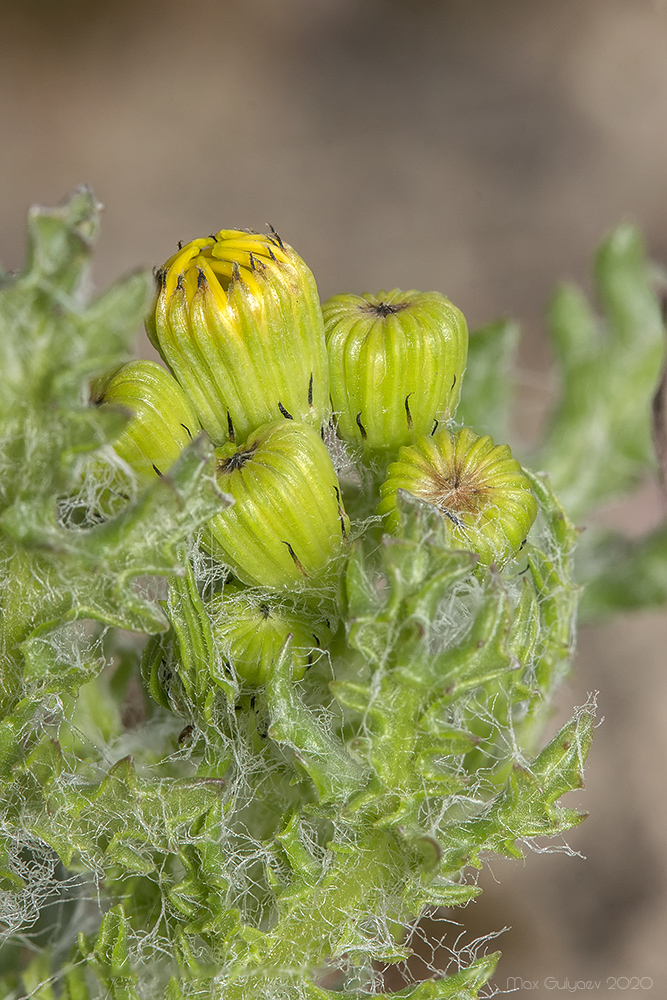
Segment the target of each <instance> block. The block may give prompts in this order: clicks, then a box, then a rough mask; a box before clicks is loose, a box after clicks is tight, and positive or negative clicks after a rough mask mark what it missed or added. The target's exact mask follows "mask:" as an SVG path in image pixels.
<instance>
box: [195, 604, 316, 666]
mask: <svg viewBox="0 0 667 1000" xmlns="http://www.w3.org/2000/svg"><path fill="white" fill-rule="evenodd" d="M207 608H208V611H209V613H210V615H211V620H212V622H213V630H214V632H215V635H216V636H217V637H218V638H219V639H220V640H221V641H222V643H223V645H224V646H226V648H227V651H228V655H229V659H230V660H231V661H232V663H233V665H234V669H235V670H236V673H237V674H238V676H239V677H242V678H243V680H245V681H247V682H248V683H249V684H263V683H264V681H265V680H266V677H267V674H268V672H269V670H270V668H271V665H272V663H274V662H275V661H276V660H277V659H278V656H279V655H280V651H281V650H282V648H283V646H284V645H285V641H286V639H287V637H288V636H289V635H291V636H292V655H293V660H292V677H293V678H294V679H295V680H300V678H301V677H303V675H304V674H305V672H306V670H307V669H308V667H310V666H311V665H312V664H313V663H314V662H316V660H317V659H319V657H320V655H321V650H322V649H323V648H326V647H327V646H328V644H329V641H330V639H331V637H332V633H331V629H330V627H329V625H328V623H326V622H325V621H323V620H322V619H321V618H319V617H315V616H314V615H313V614H312V612H307V611H306V612H303V613H302V612H301V611H300V610H299V612H298V613H297V611H296V610H295V609H291V608H286V607H285V606H284V605H283V604H278V603H276V602H275V601H271V600H267V599H265V598H259V597H257V595H256V594H253V593H252V592H251V591H247V590H241V589H240V588H238V587H232V586H229V585H227V586H226V587H225V589H224V592H223V593H222V594H221V595H219V596H217V597H215V598H213V600H212V601H210V602H209V603H208V604H207Z"/></svg>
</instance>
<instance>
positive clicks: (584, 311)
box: [537, 225, 663, 517]
mask: <svg viewBox="0 0 667 1000" xmlns="http://www.w3.org/2000/svg"><path fill="white" fill-rule="evenodd" d="M651 279H652V274H651V270H650V267H649V265H648V262H647V260H646V253H645V250H644V245H643V241H642V238H641V236H640V234H639V233H638V232H637V230H636V229H635V228H634V227H632V226H629V225H624V226H619V227H618V229H616V230H615V231H614V232H613V233H612V234H611V236H610V237H609V238H608V239H607V240H605V242H604V243H603V244H602V246H601V247H600V250H599V251H598V254H597V258H596V261H595V287H596V292H597V295H598V297H599V300H600V304H601V306H602V308H603V310H604V316H605V318H604V321H603V322H600V321H599V320H598V319H597V318H596V317H595V315H594V313H593V312H592V310H591V308H590V307H589V305H588V303H587V301H586V299H585V297H584V296H583V294H582V292H581V291H580V290H579V289H578V288H576V287H574V286H571V285H565V286H563V287H562V288H560V289H559V290H558V291H557V292H556V294H555V296H554V299H553V301H552V303H551V310H550V315H549V326H550V332H551V342H552V344H553V346H554V350H555V352H556V358H557V362H558V366H559V369H560V373H561V379H562V383H561V385H562V387H561V394H560V400H559V403H558V405H557V407H556V409H555V411H554V413H553V416H552V420H551V424H550V427H549V430H548V433H547V436H546V440H545V441H544V444H543V446H542V448H541V450H540V453H539V458H538V459H537V463H538V465H539V467H540V468H545V469H548V470H549V474H550V476H551V479H552V482H553V484H554V488H555V489H556V490H557V492H558V493H559V495H560V496H561V497H562V499H563V502H564V504H565V505H566V507H567V508H568V510H569V511H570V512H571V514H572V516H574V517H581V516H583V515H584V514H586V513H587V512H588V511H589V510H590V509H591V508H592V507H593V506H595V505H597V504H600V503H601V502H603V501H606V500H608V499H610V498H613V497H616V496H619V495H620V494H623V493H626V492H627V491H628V490H629V489H630V488H632V487H633V486H636V485H637V484H638V483H639V482H640V481H641V478H642V477H643V476H644V475H645V472H646V467H647V465H650V466H652V465H653V463H654V459H653V449H652V445H651V419H650V418H651V414H650V408H649V406H648V405H647V403H648V401H650V399H651V397H652V395H653V393H654V391H655V389H656V386H657V383H658V377H659V373H660V367H661V362H662V356H663V327H662V320H661V314H660V306H659V303H658V300H657V297H656V295H655V292H654V289H653V288H652V280H651Z"/></svg>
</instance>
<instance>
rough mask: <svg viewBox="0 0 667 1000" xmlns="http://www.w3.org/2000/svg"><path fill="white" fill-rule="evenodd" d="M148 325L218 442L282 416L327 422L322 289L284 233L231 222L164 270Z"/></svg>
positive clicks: (183, 250)
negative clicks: (235, 226)
mask: <svg viewBox="0 0 667 1000" xmlns="http://www.w3.org/2000/svg"><path fill="white" fill-rule="evenodd" d="M159 280H160V291H159V293H158V298H157V303H156V308H155V315H154V317H149V320H148V321H147V324H146V327H147V330H148V335H149V337H150V338H151V340H152V341H153V344H154V345H155V347H156V348H157V349H158V350H159V352H160V354H161V355H162V357H163V358H164V360H165V361H166V363H167V364H168V365H169V367H170V369H171V370H172V372H173V373H174V375H175V376H176V378H177V379H178V380H179V382H180V383H181V385H182V386H183V388H184V389H185V390H186V392H187V393H188V395H189V396H190V399H191V400H192V402H193V404H194V406H195V409H196V411H197V414H198V416H199V419H200V421H201V424H202V426H203V427H204V428H205V430H206V431H207V432H208V434H209V436H210V437H211V439H212V440H213V442H214V443H215V444H217V445H220V444H223V443H224V442H226V441H228V440H231V441H237V442H238V441H244V440H245V439H246V437H247V436H248V434H250V433H252V431H254V430H256V428H257V427H259V426H261V425H262V424H265V423H268V422H270V421H273V420H280V419H283V418H285V419H293V420H302V421H306V422H307V423H312V424H313V426H315V427H318V428H319V427H320V426H321V425H322V424H323V423H324V422H325V421H326V419H328V415H329V373H328V365H327V355H326V344H325V340H324V327H323V323H322V313H321V309H320V301H319V297H318V294H317V286H316V284H315V279H314V277H313V275H312V273H311V271H310V270H309V269H308V267H306V265H305V264H304V262H303V261H302V260H301V258H300V257H299V256H298V254H297V253H295V251H294V250H293V249H292V248H291V247H289V246H287V244H285V243H283V242H282V240H281V239H280V237H279V236H278V235H277V234H276V233H272V234H271V235H270V236H260V235H259V234H257V233H247V232H238V231H236V230H233V229H223V230H221V231H220V232H219V233H218V234H217V235H216V236H211V237H209V238H208V239H200V240H193V241H192V242H191V243H187V244H186V245H185V246H184V247H182V248H181V249H180V250H179V251H178V253H176V254H174V256H173V257H171V258H170V259H169V260H168V261H167V263H166V264H165V265H164V267H163V268H162V270H161V271H160V272H159Z"/></svg>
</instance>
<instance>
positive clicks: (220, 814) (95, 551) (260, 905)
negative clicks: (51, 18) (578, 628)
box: [0, 190, 667, 1000]
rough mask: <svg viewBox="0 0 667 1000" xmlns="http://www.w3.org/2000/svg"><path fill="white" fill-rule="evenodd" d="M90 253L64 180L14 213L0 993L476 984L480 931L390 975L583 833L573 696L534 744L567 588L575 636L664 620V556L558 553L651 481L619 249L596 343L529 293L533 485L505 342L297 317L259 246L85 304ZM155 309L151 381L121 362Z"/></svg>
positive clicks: (222, 242) (567, 641)
mask: <svg viewBox="0 0 667 1000" xmlns="http://www.w3.org/2000/svg"><path fill="white" fill-rule="evenodd" d="M97 227H98V206H97V205H96V203H95V200H94V198H93V197H92V196H91V194H90V193H89V192H87V191H85V190H82V191H79V192H77V193H76V194H75V195H74V196H73V197H72V199H71V200H70V201H69V202H68V203H67V204H65V205H64V206H63V207H61V208H58V209H55V210H45V209H34V210H33V211H32V212H31V214H30V217H29V252H28V260H27V264H26V266H25V269H24V270H23V271H22V272H21V273H19V274H16V275H8V274H6V275H2V278H1V282H0V428H1V430H0V442H1V450H0V453H1V458H0V462H1V465H0V571H1V573H2V583H1V587H0V603H1V614H2V618H1V624H0V628H1V633H0V642H1V647H0V653H1V657H2V658H1V664H2V674H1V677H0V701H1V711H2V721H1V722H0V781H2V811H1V817H2V818H1V823H0V918H1V920H2V932H3V937H4V942H5V943H4V945H3V948H2V951H1V953H0V985H1V986H2V991H1V992H2V996H3V997H6V998H12V1000H18V998H23V997H28V996H29V997H34V998H38V1000H57V998H60V1000H94V998H102V997H108V998H113V1000H140V998H141V1000H149V998H150V1000H153V998H155V1000H157V998H165V1000H185V998H188V1000H189V998H211V1000H214V998H215V1000H241V998H262V1000H263V998H266V1000H360V998H362V997H364V996H366V995H369V994H373V995H381V996H389V995H397V996H400V997H403V998H411V1000H426V998H440V1000H444V998H452V1000H454V998H456V1000H458V998H473V997H477V996H479V995H480V990H481V991H482V992H481V995H487V994H488V991H489V989H492V987H490V985H485V984H488V983H489V980H490V977H491V975H492V973H493V970H494V967H495V965H496V961H497V958H498V954H497V953H482V952H483V949H482V948H481V947H479V944H480V943H479V942H477V945H478V947H477V948H476V947H475V944H474V943H473V945H470V946H468V947H467V948H461V947H459V950H458V951H457V950H456V948H454V947H453V945H452V946H451V954H452V956H453V958H452V966H453V967H450V968H449V969H442V968H437V967H436V966H435V965H434V966H433V969H432V978H430V979H428V980H427V981H425V982H421V983H415V982H412V983H411V984H410V979H409V976H406V977H404V979H403V982H404V988H403V989H401V991H400V992H399V993H398V994H391V990H390V986H389V984H390V983H391V982H393V983H394V984H396V983H400V976H399V977H398V978H397V971H400V970H401V969H403V970H405V969H406V961H407V959H408V958H409V956H410V954H411V952H412V951H413V950H414V948H415V947H416V944H417V943H418V940H419V937H420V931H419V920H420V917H421V916H423V915H424V914H425V913H429V914H431V915H432V914H433V913H434V911H435V909H437V908H439V907H445V908H455V907H459V906H462V905H464V904H466V903H468V902H469V901H471V900H472V899H473V898H474V897H475V896H476V895H477V893H478V892H479V891H480V890H479V888H478V886H477V884H476V880H475V872H476V871H477V870H478V869H479V868H480V867H481V865H482V859H483V857H484V856H485V855H488V854H494V853H495V854H501V855H509V856H512V857H520V856H521V853H522V845H525V844H531V843H532V842H533V841H534V839H535V838H544V837H560V835H561V834H562V833H563V832H564V831H566V830H567V829H568V828H569V827H571V826H573V825H574V824H576V823H579V822H580V820H581V819H582V818H583V816H582V814H581V813H580V812H577V811H575V810H574V809H572V808H565V807H564V806H562V805H560V804H559V799H560V798H561V796H562V795H563V794H564V793H565V792H568V791H570V790H572V789H577V788H580V786H581V785H582V780H583V779H582V770H583V764H584V761H585V758H586V754H587V752H588V748H589V745H590V740H591V734H592V729H593V719H594V703H593V701H592V700H591V701H589V703H587V704H586V705H584V706H583V707H581V708H578V709H577V710H576V711H575V712H574V715H573V717H572V719H571V720H570V721H569V722H567V723H566V724H565V725H564V726H563V727H562V728H561V729H560V730H559V731H558V732H557V733H556V735H555V736H553V738H552V739H550V740H548V739H546V738H545V729H546V726H547V724H548V722H549V719H550V704H551V700H552V696H553V693H554V691H555V689H556V688H557V686H558V684H559V683H560V681H561V680H562V678H563V677H564V675H565V674H566V673H567V672H568V670H569V665H570V659H571V656H572V651H573V647H574V629H575V616H576V610H577V603H578V600H579V596H580V593H581V582H582V581H587V582H588V584H589V586H588V589H587V595H588V596H587V597H586V598H585V599H584V604H583V611H584V614H585V615H586V616H587V617H589V618H590V617H593V616H597V617H600V616H602V615H604V614H606V613H609V611H611V610H613V609H614V608H617V607H632V606H635V607H639V606H642V605H646V604H651V603H652V604H657V603H660V602H662V601H663V600H664V599H665V590H666V583H665V581H666V580H667V573H666V572H665V569H664V566H665V565H666V563H665V562H664V556H665V551H666V550H667V542H666V540H665V539H666V534H665V529H662V528H661V529H658V530H657V531H656V532H655V533H654V534H653V535H652V536H650V537H648V538H644V539H639V540H634V541H632V542H631V541H627V540H625V539H622V538H618V537H610V536H608V535H604V534H602V533H601V532H599V531H598V532H596V531H588V532H586V533H585V534H584V535H583V536H581V538H580V533H579V529H578V527H576V526H575V525H579V524H580V523H581V521H582V520H583V519H584V518H585V517H587V515H588V513H589V511H590V510H591V509H592V508H593V507H594V506H595V505H598V504H600V503H603V502H605V501H607V500H608V499H609V498H611V497H613V496H616V495H618V494H620V493H623V492H627V491H628V490H629V489H631V488H632V487H633V486H634V485H635V484H636V483H637V482H638V481H639V480H640V479H641V478H642V477H643V476H645V475H646V473H647V471H648V470H650V469H651V468H652V465H653V459H652V448H651V437H650V423H649V416H648V414H649V409H650V407H649V402H650V398H651V395H652V393H653V391H654V388H655V386H656V384H657V381H658V376H659V370H660V365H661V358H662V349H663V346H662V323H661V318H660V310H659V307H658V302H657V299H656V294H655V290H654V287H653V286H654V284H655V277H654V275H653V273H652V271H651V269H650V268H649V266H648V265H647V263H646V260H645V257H644V253H643V249H642V244H641V240H640V238H639V236H638V234H637V233H636V232H635V230H634V229H632V228H631V227H629V226H622V227H620V228H619V229H617V230H616V231H615V232H614V233H612V235H611V236H610V237H609V238H608V240H607V241H606V242H605V244H604V245H603V246H602V248H601V250H600V252H599V255H598V258H597V263H596V284H597V289H598V293H599V297H600V300H601V305H602V309H603V311H604V314H605V318H604V319H602V320H600V319H598V318H597V317H596V316H595V315H594V313H593V312H592V311H591V309H590V307H589V306H588V304H587V302H586V299H585V298H584V296H583V295H582V293H581V292H579V291H578V290H577V289H575V288H572V287H564V288H561V289H560V290H559V292H558V293H557V295H556V297H555V299H554V301H553V305H552V309H551V316H550V325H551V332H552V342H553V345H554V348H555V350H556V353H557V360H558V364H559V370H560V375H561V378H560V388H559V390H557V389H556V388H555V389H554V400H555V402H554V407H553V412H552V416H551V420H550V423H549V424H548V428H547V431H546V437H545V440H544V442H543V444H542V445H541V446H540V447H539V448H537V449H536V450H535V452H534V454H533V456H532V459H531V460H530V465H531V468H528V467H524V466H523V465H522V464H520V462H519V460H518V459H517V457H515V456H513V454H512V452H511V450H510V447H509V446H508V445H507V444H506V443H505V440H506V438H507V437H508V436H509V433H508V421H507V418H508V413H509V405H510V401H511V389H512V376H511V366H512V357H513V352H514V349H515V347H516V341H517V333H516V328H515V327H514V325H513V324H511V323H508V322H499V323H495V324H492V325H490V326H488V327H485V328H484V329H482V330H479V331H476V332H474V333H473V334H472V335H471V336H470V338H469V337H468V331H467V327H466V322H465V320H464V317H463V315H462V313H461V312H460V311H459V310H458V309H457V308H456V307H455V306H454V305H452V303H451V302H450V301H449V300H448V299H447V298H445V297H444V296H443V295H442V294H440V293H439V292H426V293H424V292H417V291H406V292H402V291H398V290H394V291H388V292H385V291H381V292H379V293H378V294H377V295H371V294H364V295H361V296H359V295H337V296H335V297H334V298H332V299H330V300H329V301H328V302H325V303H324V305H323V306H321V305H320V301H319V297H318V293H317V288H316V285H315V280H314V278H313V275H312V274H311V272H310V270H309V269H308V267H307V266H306V264H305V263H304V262H303V260H302V259H301V258H300V257H299V256H298V254H297V253H296V252H295V251H294V250H293V249H292V248H291V247H290V246H288V245H287V244H286V243H284V242H283V240H282V239H281V238H280V236H278V234H277V233H276V232H275V231H273V230H271V232H270V233H269V234H268V235H259V234H257V233H254V232H250V231H237V230H222V231H220V232H218V233H217V234H216V235H215V236H211V237H207V238H205V239H197V240H194V241H192V242H190V243H186V244H185V245H182V246H180V247H179V249H178V252H177V253H176V254H174V256H173V257H172V258H170V259H169V260H168V261H167V263H166V264H165V265H164V267H162V268H160V269H159V270H158V271H157V272H156V278H157V282H156V281H155V279H154V278H153V276H150V275H146V274H144V273H139V274H134V275H132V276H130V277H129V278H127V279H125V280H124V281H121V282H120V283H119V284H117V285H115V286H114V287H113V288H111V289H110V291H108V292H106V293H105V294H104V295H102V296H101V297H99V298H97V299H93V300H92V301H91V300H90V298H89V296H88V294H87V290H88V284H87V280H86V278H87V269H88V264H89V258H90V253H91V247H92V244H93V242H94V237H95V235H96V231H97ZM145 317H147V318H146V328H147V330H148V334H149V337H150V339H151V341H152V343H153V344H154V346H155V347H156V349H157V351H158V352H159V354H160V356H161V358H162V359H163V361H164V365H161V364H158V363H157V362H154V361H128V356H129V352H130V347H131V340H132V337H133V335H134V333H135V330H136V327H137V325H138V322H139V321H140V320H141V319H143V318H145ZM532 468H536V469H539V470H546V471H532ZM559 496H560V497H562V498H564V505H563V503H561V500H559V499H558V497H559ZM572 518H574V519H575V520H574V521H573V520H572ZM575 547H576V549H577V551H576V556H575ZM661 560H662V561H661ZM160 580H161V581H162V583H161V584H160V583H159V581H160ZM637 581H639V582H637ZM137 634H139V635H142V636H144V637H147V638H146V639H144V641H143V642H139V640H138V638H137ZM552 731H553V730H552ZM540 843H541V841H540ZM482 944H483V942H482ZM421 954H422V957H425V958H426V959H427V956H425V954H424V946H423V944H422V946H421ZM392 966H397V967H398V970H397V971H394V972H392ZM446 973H448V974H446ZM392 976H393V978H392ZM399 988H400V987H399Z"/></svg>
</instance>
